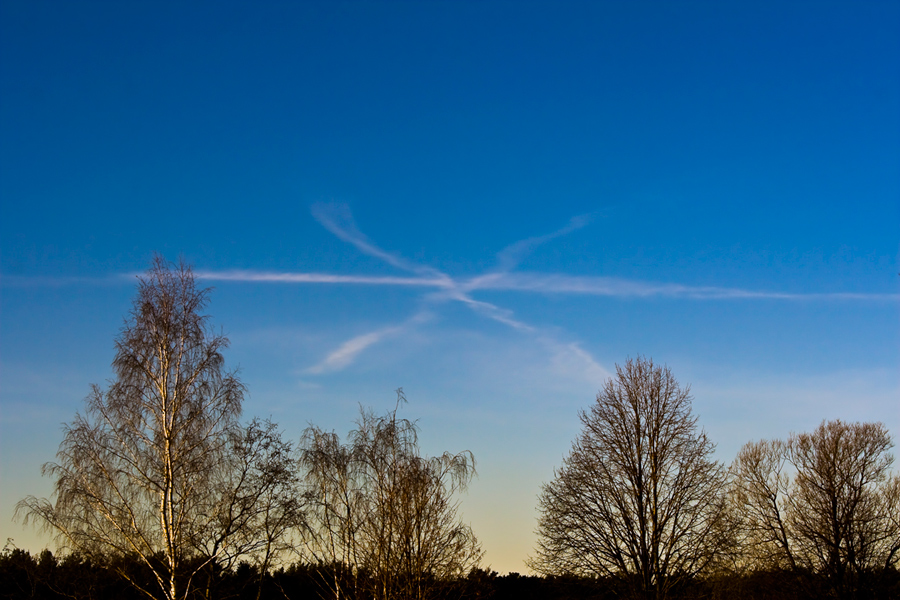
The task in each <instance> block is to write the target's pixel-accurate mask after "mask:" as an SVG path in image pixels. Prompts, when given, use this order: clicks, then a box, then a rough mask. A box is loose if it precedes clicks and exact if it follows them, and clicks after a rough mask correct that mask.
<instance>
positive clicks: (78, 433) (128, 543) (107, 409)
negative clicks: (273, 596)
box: [18, 257, 244, 600]
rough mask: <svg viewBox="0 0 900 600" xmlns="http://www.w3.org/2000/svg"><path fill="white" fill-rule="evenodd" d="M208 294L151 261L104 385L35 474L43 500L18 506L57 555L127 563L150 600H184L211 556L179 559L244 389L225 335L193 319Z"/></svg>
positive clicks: (202, 525) (192, 537)
mask: <svg viewBox="0 0 900 600" xmlns="http://www.w3.org/2000/svg"><path fill="white" fill-rule="evenodd" d="M208 293H209V290H207V289H198V288H197V287H196V285H195V281H194V277H193V274H192V272H191V269H190V267H189V266H187V265H185V264H184V263H181V264H179V265H177V266H172V265H170V264H168V263H167V262H166V261H165V260H164V259H162V258H161V257H156V258H155V259H154V261H153V263H152V266H151V268H150V269H149V271H148V272H147V273H146V274H145V275H143V276H141V277H139V280H138V291H137V296H136V297H135V299H134V301H133V306H132V309H131V312H130V315H129V318H128V319H127V321H126V322H125V325H124V327H123V328H122V330H121V333H120V334H119V336H118V338H117V339H116V342H115V349H116V354H115V359H114V360H113V369H114V373H115V377H114V379H113V380H111V381H110V382H109V386H108V387H107V388H105V389H104V388H101V387H100V386H96V385H95V386H93V388H92V390H91V393H90V394H89V395H88V397H87V399H86V401H85V409H84V413H83V414H78V415H76V417H75V419H74V421H73V422H72V423H70V424H68V425H66V426H65V429H64V431H65V437H64V439H63V441H62V443H61V444H60V447H59V451H58V453H57V462H55V463H48V464H46V465H44V467H43V472H44V474H45V475H48V476H51V477H53V478H54V479H55V487H54V494H53V496H52V497H51V499H49V500H48V499H38V498H34V497H28V498H26V499H24V500H23V501H22V502H20V504H19V506H18V510H19V511H22V512H23V513H24V516H25V520H26V521H28V520H29V519H33V520H35V521H37V522H38V523H39V524H42V525H44V526H45V527H47V528H48V529H50V530H51V531H53V532H54V533H55V534H56V535H57V537H58V539H59V541H60V544H61V545H62V546H63V547H68V548H70V549H72V550H77V551H79V552H81V553H83V554H85V555H87V556H93V557H98V559H101V560H102V558H103V557H107V556H109V555H113V556H115V555H129V556H134V557H137V558H138V559H139V560H140V561H142V562H143V563H144V564H145V565H146V566H147V568H148V569H149V570H150V571H151V572H152V573H153V576H154V578H155V581H156V584H157V588H156V589H150V588H148V587H147V586H145V585H143V584H141V583H140V582H138V581H136V580H132V583H133V584H134V585H136V586H137V587H139V588H140V589H141V590H142V591H143V592H144V593H145V594H146V595H147V596H148V597H151V598H154V597H157V595H158V594H162V596H163V597H164V598H165V599H166V600H176V599H179V598H186V597H187V596H188V593H189V591H190V589H191V585H192V577H193V576H194V575H195V574H196V572H197V570H199V569H200V568H202V567H203V565H204V564H205V563H207V562H209V561H211V560H214V559H215V556H209V557H205V559H204V560H201V561H199V562H198V561H197V560H191V561H188V560H187V559H188V558H193V557H192V556H191V546H192V544H195V542H196V540H197V538H196V536H197V534H198V532H201V531H203V530H205V529H206V528H207V526H208V523H207V522H205V520H207V519H209V518H210V514H209V513H210V511H208V510H205V507H208V506H209V505H210V504H212V503H214V502H213V501H212V500H211V499H210V494H211V493H212V490H211V489H210V486H209V485H208V483H209V474H210V473H213V472H215V471H216V469H217V468H218V466H219V464H220V462H221V461H222V459H223V454H224V453H225V452H226V451H227V446H228V435H227V433H228V432H229V431H230V430H232V428H233V427H234V426H235V424H236V419H237V417H238V416H239V413H240V410H241V401H242V398H243V392H244V388H243V386H242V384H241V382H240V380H239V379H238V377H237V375H236V373H235V372H234V371H226V370H225V369H224V360H223V357H222V351H223V350H224V349H225V348H226V347H227V346H228V339H227V338H226V337H224V336H223V335H221V334H216V333H215V332H214V331H213V330H212V329H211V327H210V326H209V323H208V317H207V316H205V315H203V314H202V311H203V309H204V307H205V306H206V304H207V300H208ZM188 564H190V565H191V567H190V568H189V569H187V571H186V572H183V571H185V568H186V566H187V565H188ZM121 575H122V576H124V577H126V578H129V577H130V576H129V573H128V572H127V571H125V570H122V571H121Z"/></svg>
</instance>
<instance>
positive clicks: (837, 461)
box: [732, 420, 900, 598]
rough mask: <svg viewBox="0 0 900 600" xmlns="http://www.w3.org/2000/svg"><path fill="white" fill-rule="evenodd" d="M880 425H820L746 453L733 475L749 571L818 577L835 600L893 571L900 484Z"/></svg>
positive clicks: (899, 548)
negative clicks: (874, 575)
mask: <svg viewBox="0 0 900 600" xmlns="http://www.w3.org/2000/svg"><path fill="white" fill-rule="evenodd" d="M892 446H893V443H892V441H891V438H890V435H889V434H888V431H887V429H886V428H885V427H884V425H882V424H881V423H844V422H843V421H839V420H838V421H829V422H823V423H822V424H821V425H819V427H818V428H816V430H815V431H813V432H812V433H801V434H794V435H792V436H791V437H790V439H789V440H788V441H787V442H780V441H774V442H773V441H762V442H751V443H749V444H747V445H745V446H744V447H743V448H742V449H741V451H740V453H739V454H738V457H737V459H736V460H735V463H734V465H733V467H732V469H733V472H734V484H733V485H734V493H733V496H734V498H735V499H736V505H737V508H738V510H739V512H740V514H741V515H742V516H743V521H742V525H743V528H742V531H743V532H744V534H745V537H746V539H747V541H748V542H749V543H748V544H747V550H746V556H747V558H748V560H749V561H750V562H751V564H754V565H757V566H762V567H764V568H771V567H776V568H777V567H790V568H802V569H804V570H807V571H810V572H814V573H819V574H821V575H822V576H823V577H824V578H825V580H826V581H827V582H828V584H829V587H830V588H831V590H832V593H834V594H835V595H836V596H837V597H840V598H849V597H853V596H854V595H855V594H856V593H857V591H858V584H859V580H860V577H861V576H864V575H865V574H866V573H867V572H869V571H872V570H876V569H884V568H890V567H895V566H896V565H897V564H898V559H900V556H898V553H900V519H898V517H897V515H898V514H900V477H898V476H896V475H895V476H891V475H890V467H891V464H892V463H893V456H891V455H890V454H889V450H890V448H891V447H892Z"/></svg>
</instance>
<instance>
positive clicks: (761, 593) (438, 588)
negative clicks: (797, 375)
mask: <svg viewBox="0 0 900 600" xmlns="http://www.w3.org/2000/svg"><path fill="white" fill-rule="evenodd" d="M208 297H209V290H208V289H200V288H198V287H197V286H196V282H195V279H194V276H193V273H192V271H191V268H190V266H188V265H186V264H184V263H183V262H182V263H179V264H177V265H174V264H170V263H168V262H166V261H165V260H164V259H162V258H161V257H157V258H155V259H154V261H153V263H152V265H151V267H150V269H149V270H148V272H147V273H146V274H145V275H143V276H141V277H140V278H139V280H138V290H137V294H136V296H135V299H134V301H133V305H132V309H131V312H130V314H129V317H128V318H127V320H126V322H125V324H124V326H123V328H122V330H121V332H120V334H119V336H118V338H117V339H116V344H115V349H116V353H115V357H114V360H113V370H114V378H113V379H112V380H111V381H110V382H109V385H108V386H107V387H105V388H104V387H100V386H93V387H92V389H91V392H90V394H89V396H88V397H87V399H86V400H85V407H84V412H83V413H79V414H77V415H76V417H75V419H74V420H73V421H72V422H71V423H70V424H68V425H66V427H65V429H64V434H65V435H64V438H63V441H62V443H61V444H60V447H59V451H58V453H57V462H53V463H48V464H46V465H44V467H43V472H44V474H45V475H47V476H49V477H51V478H53V481H54V492H53V495H52V496H51V497H50V498H49V499H47V498H35V497H32V496H29V497H27V498H25V499H24V500H22V501H21V502H20V503H19V505H18V507H17V515H18V516H20V517H21V518H22V519H23V520H24V521H25V522H34V523H35V524H36V525H38V526H39V527H43V528H44V529H46V530H47V531H49V532H50V533H52V534H53V535H54V537H55V538H56V540H57V544H58V547H59V548H61V549H62V552H63V554H62V555H61V558H60V557H57V556H53V555H52V554H51V553H49V551H45V553H42V554H41V555H40V556H38V557H33V556H31V555H30V554H28V553H27V552H24V551H22V550H19V549H16V548H14V547H12V546H7V547H6V548H5V549H4V551H3V552H2V554H0V578H2V579H0V584H2V588H3V589H4V590H7V591H6V592H4V593H5V594H7V596H6V597H11V598H12V597H16V598H18V597H35V598H37V597H41V598H44V597H47V598H50V597H60V595H64V596H68V597H79V598H80V597H84V598H105V597H126V596H129V597H130V595H134V596H135V597H142V598H154V599H155V598H161V599H165V600H181V599H184V600H187V599H188V598H207V599H210V598H227V597H235V598H244V597H247V598H249V597H251V596H252V597H254V598H256V599H257V600H258V599H260V598H263V597H266V598H268V597H279V598H304V597H322V598H334V599H335V600H341V599H344V598H346V599H348V600H357V599H358V600H368V599H372V600H389V599H403V600H405V599H410V600H413V599H415V600H425V599H429V598H443V597H455V598H462V597H473V598H488V597H493V598H498V599H499V598H505V597H519V598H527V597H545V598H551V597H554V598H555V597H559V598H563V597H566V598H588V597H594V598H605V597H634V598H648V599H649V598H654V599H660V598H675V597H746V598H774V597H810V598H813V597H822V596H823V595H824V596H828V597H834V598H840V599H843V598H865V597H885V598H888V597H898V596H900V594H898V592H900V584H898V581H900V578H898V577H897V566H898V564H897V563H898V559H900V476H898V475H896V474H893V473H892V471H891V466H892V461H893V457H892V455H891V454H890V453H889V452H890V449H891V448H892V446H893V443H892V440H891V437H890V435H889V433H888V431H887V430H886V429H885V427H884V426H883V425H881V424H879V423H844V422H841V421H832V422H826V423H823V424H822V425H820V426H819V427H818V428H817V429H816V430H815V431H813V432H811V433H803V434H796V435H792V436H791V437H790V438H789V439H787V440H769V441H765V440H764V441H759V442H751V443H748V444H747V445H745V446H744V447H743V448H742V449H741V451H740V453H739V455H738V457H737V459H736V460H735V462H734V464H732V465H731V466H730V467H727V466H726V465H724V464H722V463H720V462H717V461H715V460H714V459H713V453H714V450H715V446H714V444H713V443H712V442H711V441H710V440H709V439H708V438H707V436H706V434H705V432H703V431H702V430H701V429H699V428H698V425H697V418H696V416H694V415H693V414H692V412H691V400H692V398H691V395H690V389H689V387H687V386H681V385H680V384H679V383H678V382H677V380H676V379H675V378H674V376H673V375H672V374H671V372H670V371H669V369H668V368H666V367H664V366H660V365H658V364H655V363H654V362H653V361H652V360H650V359H645V358H643V357H638V358H637V359H630V360H628V361H627V362H626V363H625V364H624V365H622V366H618V365H617V367H616V375H615V377H613V378H610V379H609V380H608V381H607V382H606V383H605V385H604V387H603V388H602V389H601V390H600V392H599V393H598V395H597V399H596V402H595V403H594V404H593V405H591V407H590V408H589V409H588V410H586V411H583V412H582V413H581V415H580V418H581V421H582V425H583V429H582V431H581V433H580V434H579V436H578V438H577V439H576V440H575V441H574V443H573V446H572V450H571V451H570V453H569V455H568V456H567V457H566V458H565V460H564V461H563V464H562V466H561V467H560V468H558V469H557V470H556V471H555V472H554V476H553V478H552V480H551V481H550V482H548V483H547V484H545V485H544V486H543V489H542V491H541V493H540V496H539V498H538V509H539V520H538V526H537V535H538V543H537V544H538V545H537V548H536V549H535V551H534V553H533V555H532V557H531V558H530V559H529V563H528V564H529V567H530V568H531V569H533V570H534V571H535V572H536V573H538V574H539V576H531V577H522V576H518V575H517V574H510V575H509V576H506V577H500V576H498V575H497V574H496V573H493V572H490V571H485V570H483V569H482V568H481V559H482V551H481V547H480V544H479V542H478V540H477V538H476V536H475V535H474V532H473V531H472V529H471V527H469V526H468V525H466V524H465V523H463V522H462V521H461V520H460V518H459V516H458V508H459V494H460V493H461V492H463V491H464V490H465V489H466V487H467V485H468V484H469V482H470V481H471V479H472V477H473V476H474V475H475V458H474V456H473V455H472V453H471V452H468V451H465V452H460V453H450V452H445V453H444V454H442V455H440V456H434V457H429V456H423V455H422V454H421V452H420V450H419V444H418V437H417V433H418V431H417V427H416V424H415V422H413V421H409V420H407V419H403V418H400V417H399V416H398V411H399V409H400V407H401V406H402V404H403V403H404V402H405V398H404V397H403V394H402V390H398V392H397V402H396V405H395V406H394V408H393V409H392V410H391V411H388V412H387V413H384V414H378V413H375V412H373V411H371V410H368V409H361V412H360V416H359V417H358V419H357V421H356V427H355V428H354V429H353V430H352V431H351V432H350V434H349V435H348V436H347V438H346V439H343V440H342V439H341V437H340V436H338V435H337V434H335V433H334V432H329V431H324V430H322V429H320V428H318V427H315V426H310V427H309V428H308V429H307V430H306V431H305V432H304V433H303V435H302V436H301V438H300V440H299V442H298V443H296V444H295V443H294V442H292V441H290V440H287V439H286V438H285V436H284V435H283V433H282V432H281V431H280V430H279V428H278V426H277V425H276V424H274V423H272V422H270V421H263V420H259V419H255V418H254V419H251V420H249V421H248V422H242V421H241V420H240V416H241V403H242V400H243V395H244V393H245V389H244V386H243V384H242V383H241V381H240V379H239V378H238V376H237V373H236V371H228V370H226V369H225V366H224V359H223V357H222V351H223V350H224V349H225V348H227V346H228V339H227V338H226V337H225V336H223V335H222V334H220V333H218V334H217V333H216V332H215V331H214V330H213V328H212V326H211V325H210V323H209V317H208V316H207V315H205V314H203V310H204V309H205V307H206V305H207V303H208ZM109 574H115V575H116V579H115V580H111V579H110V578H109ZM78 581H83V582H85V583H84V584H83V585H82V584H78V583H74V584H73V583H72V582H78ZM9 590H12V591H9ZM29 590H30V592H29ZM125 590H127V591H125ZM536 593H537V594H539V595H537V596H535V595H534V594H536ZM10 594H11V595H10ZM29 594H31V595H29ZM53 594H57V595H56V596H54V595H53ZM110 594H112V595H110Z"/></svg>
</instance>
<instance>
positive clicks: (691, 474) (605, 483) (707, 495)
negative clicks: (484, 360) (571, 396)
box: [530, 357, 729, 598]
mask: <svg viewBox="0 0 900 600" xmlns="http://www.w3.org/2000/svg"><path fill="white" fill-rule="evenodd" d="M580 417H581V422H582V425H583V428H582V431H581V434H580V435H579V436H578V438H577V439H576V440H575V442H574V444H573V446H572V450H571V452H570V453H569V455H568V456H567V457H566V458H565V460H564V462H563V466H562V467H561V468H559V469H557V470H556V471H555V472H554V478H553V481H552V482H550V483H548V484H545V485H544V486H543V489H542V492H541V495H540V498H539V511H540V517H539V521H538V530H537V534H538V548H537V553H536V556H535V557H534V558H533V559H531V561H530V565H531V567H532V568H534V569H535V570H536V571H538V572H541V573H545V574H574V575H582V576H601V577H606V576H612V577H616V578H620V579H622V580H624V581H625V582H626V584H628V586H629V587H630V588H631V590H632V592H633V593H634V594H635V595H637V596H639V597H644V598H664V597H666V595H667V594H668V593H669V591H670V590H671V589H672V588H673V587H674V586H676V585H678V584H679V583H681V582H684V581H685V580H686V579H687V578H690V577H692V576H693V575H695V574H697V573H699V572H701V571H703V570H704V569H706V568H708V567H710V566H711V565H713V563H714V562H715V561H716V560H717V559H718V558H720V557H721V556H722V551H723V550H724V549H725V548H726V547H727V544H728V541H729V536H728V531H727V527H726V518H727V512H726V510H725V498H724V495H723V493H722V488H723V486H724V483H725V478H726V473H725V469H724V467H723V466H722V465H721V464H719V463H717V462H715V461H713V460H712V459H711V455H712V453H713V451H714V449H715V446H714V445H713V443H712V442H710V441H709V439H708V438H707V437H706V434H705V433H704V432H702V431H698V430H697V418H696V417H695V416H694V415H693V414H692V413H691V395H690V390H689V388H688V387H681V386H680V385H679V384H678V382H677V381H676V380H675V378H674V377H673V376H672V373H671V372H670V371H669V369H668V368H666V367H662V366H659V365H656V364H654V363H653V361H652V360H648V359H643V358H640V357H639V358H638V359H637V360H631V359H629V360H628V361H627V362H626V363H625V365H624V366H619V365H616V377H614V378H611V379H609V380H607V381H606V383H605V385H604V386H603V389H601V390H600V392H599V393H598V394H597V401H596V402H595V403H594V404H593V405H592V406H591V408H590V410H589V411H582V412H581V414H580Z"/></svg>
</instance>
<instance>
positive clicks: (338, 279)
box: [194, 270, 449, 287]
mask: <svg viewBox="0 0 900 600" xmlns="http://www.w3.org/2000/svg"><path fill="white" fill-rule="evenodd" d="M194 276H195V277H196V278H197V279H205V280H211V281H235V282H244V283H338V284H340V283H347V284H360V285H396V286H417V287H449V286H448V284H447V282H446V280H445V279H436V278H426V277H390V276H367V275H333V274H330V273H293V272H280V273H278V272H273V271H247V270H240V271H196V272H195V273H194Z"/></svg>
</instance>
